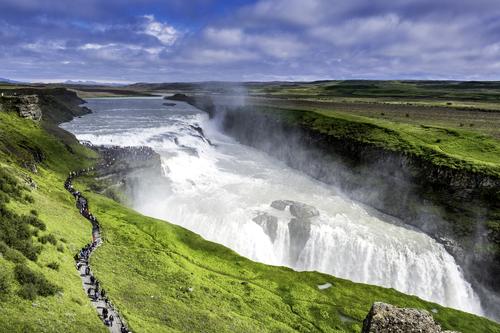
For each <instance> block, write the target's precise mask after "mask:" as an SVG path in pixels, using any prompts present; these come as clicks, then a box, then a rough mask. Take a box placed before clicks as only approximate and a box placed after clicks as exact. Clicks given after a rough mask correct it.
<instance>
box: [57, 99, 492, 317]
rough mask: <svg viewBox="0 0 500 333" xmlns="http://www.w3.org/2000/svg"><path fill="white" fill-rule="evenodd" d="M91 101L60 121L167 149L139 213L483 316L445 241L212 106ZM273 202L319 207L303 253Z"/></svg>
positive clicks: (255, 254)
mask: <svg viewBox="0 0 500 333" xmlns="http://www.w3.org/2000/svg"><path fill="white" fill-rule="evenodd" d="M88 102H89V103H88V105H87V106H88V107H89V108H90V109H92V111H93V113H92V114H90V115H86V116H84V117H82V118H76V119H74V120H73V121H72V122H70V123H66V124H63V125H62V126H61V127H63V128H65V129H66V130H68V131H70V132H72V133H74V134H75V135H76V136H77V138H78V139H80V140H87V141H90V142H92V143H93V144H96V145H119V146H149V147H151V148H153V149H154V150H155V151H156V152H158V153H159V154H160V155H161V161H162V169H163V177H165V183H166V184H165V185H164V186H156V187H154V188H151V189H150V190H144V191H141V193H135V194H134V196H133V208H135V209H136V210H137V211H139V212H141V213H143V214H145V215H149V216H153V217H156V218H160V219H164V220H167V221H169V222H171V223H175V224H178V225H181V226H183V227H185V228H187V229H189V230H192V231H194V232H196V233H198V234H200V235H201V236H203V237H204V238H206V239H209V240H211V241H214V242H217V243H220V244H223V245H225V246H227V247H229V248H231V249H233V250H235V251H236V252H238V253H240V254H241V255H243V256H245V257H248V258H250V259H253V260H256V261H259V262H263V263H266V264H271V265H284V266H289V267H291V268H293V269H295V270H299V271H300V270H317V271H320V272H324V273H328V274H332V275H335V276H338V277H342V278H346V279H349V280H353V281H356V282H363V283H369V284H375V285H380V286H385V287H392V288H395V289H397V290H399V291H402V292H404V293H407V294H414V295H417V296H419V297H421V298H423V299H426V300H429V301H434V302H436V303H439V304H442V305H445V306H450V307H453V308H457V309H461V310H464V311H468V312H472V313H476V314H482V313H483V311H482V308H481V305H480V301H479V298H478V296H477V295H476V293H475V292H474V290H473V289H472V287H471V285H470V284H469V283H468V282H467V281H466V280H465V279H464V276H463V274H462V272H461V270H460V267H459V266H458V265H457V264H456V263H455V260H454V258H453V257H452V256H451V255H450V254H449V253H447V252H446V250H445V249H444V247H443V246H442V245H440V244H438V243H437V242H436V241H434V240H433V239H432V238H430V237H428V236H427V235H425V234H423V233H421V232H418V231H416V230H413V229H411V228H406V227H403V226H400V225H398V223H397V221H396V220H395V219H393V218H390V217H385V216H383V215H382V214H377V213H374V212H373V211H371V210H370V209H369V208H367V207H365V206H363V205H361V204H359V203H357V202H354V201H352V200H349V199H347V198H346V197H345V196H343V195H342V193H339V192H338V190H337V189H335V188H333V187H331V186H327V185H324V184H322V183H320V182H318V181H315V180H314V179H311V178H310V177H307V176H305V175H304V174H302V173H300V172H298V171H295V170H293V169H290V168H288V167H287V166H285V165H284V164H282V163H280V162H279V161H277V160H275V159H273V158H271V157H269V156H267V155H266V154H263V153H261V152H259V151H256V150H255V149H252V148H250V147H247V146H244V145H241V144H239V143H238V142H236V141H234V140H233V139H231V138H229V137H227V136H225V135H223V134H222V133H220V132H219V131H218V130H217V129H216V126H215V125H214V124H212V123H211V121H209V120H208V116H207V115H206V114H205V113H204V112H202V111H199V110H197V109H195V108H194V107H192V106H190V105H187V104H185V103H181V102H176V105H175V106H165V105H163V103H164V102H165V100H162V99H160V98H109V99H89V100H88ZM198 126H199V127H201V128H202V129H203V132H204V134H205V136H206V139H204V138H203V137H202V136H201V135H200V131H199V130H198V129H197V127H198ZM148 181H151V180H148ZM153 181H154V180H153ZM274 200H294V201H298V202H301V203H305V204H309V205H312V206H314V207H316V208H317V209H318V210H319V213H320V214H319V216H317V217H313V218H312V219H310V221H308V222H307V223H310V231H309V232H308V234H306V235H305V236H304V235H303V234H301V235H299V238H300V237H302V238H304V237H305V238H304V239H299V240H300V242H299V243H300V246H298V250H297V244H291V240H292V239H293V240H296V239H297V237H291V235H290V230H291V229H290V228H289V226H288V224H289V222H290V220H291V219H292V217H293V216H292V215H291V214H290V212H289V211H288V210H285V211H280V210H277V209H275V208H272V207H271V206H270V204H271V202H272V201H274ZM264 212H265V213H268V214H269V215H272V216H275V217H276V218H277V228H276V230H275V232H274V233H270V232H269V230H266V228H264V227H262V226H261V225H259V224H258V223H256V222H254V221H253V219H254V218H255V217H256V216H258V215H260V214H262V213H264ZM291 248H294V249H295V250H294V251H291ZM297 251H298V252H297ZM292 252H294V253H293V254H292Z"/></svg>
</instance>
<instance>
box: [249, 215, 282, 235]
mask: <svg viewBox="0 0 500 333" xmlns="http://www.w3.org/2000/svg"><path fill="white" fill-rule="evenodd" d="M252 221H254V222H255V223H257V224H258V225H260V226H261V227H262V229H264V232H265V233H266V234H267V235H268V236H269V238H271V241H272V242H274V241H275V240H276V236H277V232H278V218H277V217H276V216H273V215H271V214H268V213H260V214H259V215H257V216H256V217H254V218H253V219H252Z"/></svg>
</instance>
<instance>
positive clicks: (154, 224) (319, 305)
mask: <svg viewBox="0 0 500 333" xmlns="http://www.w3.org/2000/svg"><path fill="white" fill-rule="evenodd" d="M306 119H307V118H305V119H304V121H306ZM33 152H37V154H34V153H33ZM40 152H41V153H42V156H43V158H42V161H41V162H40V163H37V164H36V166H37V170H38V171H37V173H32V172H30V171H28V170H27V169H26V168H23V167H21V165H23V164H24V165H26V162H29V163H32V162H33V158H34V157H33V156H34V155H37V156H38V155H39V154H38V153H40ZM95 157H96V156H95V155H94V154H93V153H92V152H91V151H89V150H87V149H85V148H83V147H82V146H80V145H78V144H77V143H76V141H74V140H70V139H68V138H67V137H66V138H65V142H63V141H62V140H61V139H60V138H56V137H55V136H52V135H51V134H49V133H48V132H46V130H45V129H44V128H43V127H42V126H40V125H39V124H36V123H34V122H32V121H30V120H23V119H20V118H18V117H17V116H16V115H15V114H14V113H5V112H0V161H1V162H0V169H1V170H2V174H5V175H7V176H5V177H4V178H5V179H6V180H9V179H12V178H14V179H15V181H14V182H12V184H10V183H8V182H7V183H5V182H4V183H5V184H7V185H5V186H2V188H1V191H0V193H2V196H3V197H6V196H8V197H10V198H11V199H10V202H9V203H7V204H5V206H3V207H4V208H2V214H4V215H5V214H10V215H11V216H12V214H19V215H26V216H29V215H33V214H36V215H37V216H38V219H39V220H40V221H42V222H43V223H44V224H45V226H46V230H42V229H41V228H40V227H35V226H34V225H27V226H26V228H25V229H22V230H24V233H22V232H21V233H20V232H16V228H20V227H19V225H18V224H16V223H14V222H12V221H15V220H16V219H10V218H9V219H2V225H1V226H2V228H3V229H2V230H3V231H4V236H5V235H7V236H11V237H10V239H12V240H19V241H20V243H15V244H14V242H13V243H12V244H11V245H9V244H5V245H4V246H1V247H0V249H1V251H2V256H1V257H0V263H1V267H2V274H0V293H1V295H0V306H1V309H2V311H1V312H0V327H2V329H4V330H6V331H8V332H34V331H37V332H38V331H40V332H60V331H65V332H104V331H105V330H104V327H103V326H102V324H101V323H100V320H99V319H98V317H97V315H96V313H95V311H94V310H93V309H92V307H91V305H90V303H89V302H87V300H86V296H85V294H84V291H83V289H82V287H81V281H80V278H79V277H78V276H77V271H76V269H75V268H74V261H73V258H72V257H73V255H74V254H75V253H76V251H77V250H78V249H79V248H81V247H82V246H83V245H84V244H85V243H87V242H88V241H89V240H90V229H91V226H90V224H89V223H88V222H87V221H86V220H84V219H83V218H82V217H81V216H79V214H78V211H77V210H76V209H75V208H74V203H73V200H72V197H71V196H70V195H69V194H68V193H67V192H66V191H64V188H63V182H64V179H65V177H66V174H67V172H69V171H70V170H74V169H79V168H82V167H85V166H87V165H90V164H92V163H95V162H96V159H95ZM478 158H479V157H478ZM29 163H28V164H29ZM27 177H31V178H32V179H33V180H34V181H35V182H36V184H37V188H36V189H32V190H29V189H28V186H27V185H25V184H26V179H27ZM14 183H16V184H14ZM92 183H94V180H93V179H91V178H88V179H82V180H81V182H80V183H76V184H75V185H76V187H77V188H80V189H82V190H84V191H85V192H86V193H87V194H88V197H89V199H90V206H91V209H92V211H93V212H94V213H95V214H96V215H97V216H98V218H99V220H100V221H101V225H102V229H103V235H104V237H105V240H106V242H105V244H104V245H103V246H101V247H99V248H98V249H97V250H96V252H95V255H94V257H93V258H92V261H91V264H92V265H93V267H94V271H95V274H96V276H97V277H98V279H99V280H100V281H101V282H102V286H103V287H104V288H105V289H106V290H107V291H108V293H109V296H110V298H111V300H112V301H113V302H114V303H115V304H116V305H117V307H118V309H119V311H120V312H121V313H122V314H123V315H124V317H125V319H126V320H127V322H128V323H129V325H130V328H131V329H132V330H133V331H134V332H249V331H263V332H292V331H299V332H359V331H360V329H361V323H362V320H363V319H364V317H365V316H366V314H367V312H368V310H369V309H370V306H371V304H372V302H374V301H384V302H388V303H391V304H394V305H398V306H408V307H415V308H421V309H427V310H431V309H436V310H437V313H436V314H435V318H436V320H437V321H438V322H439V323H440V324H442V326H443V327H444V328H446V329H453V330H458V331H461V332H463V333H466V332H500V325H498V324H496V323H493V322H492V321H489V320H487V319H484V318H480V317H477V316H474V315H470V314H466V313H463V312H460V311H457V310H452V309H448V308H444V307H441V306H438V305H436V304H432V303H428V302H425V301H422V300H420V299H418V298H417V297H414V296H407V295H404V294H402V293H399V292H397V291H395V290H392V289H385V288H380V287H375V286H369V285H364V284H357V283H353V282H349V281H346V280H342V279H337V278H335V277H332V276H328V275H325V274H320V273H316V272H310V273H305V272H304V273H299V272H294V271H292V270H290V269H287V268H283V267H272V266H266V265H263V264H259V263H255V262H252V261H249V260H247V259H244V258H242V257H241V256H239V255H237V254H236V253H234V252H232V251H230V250H228V249H227V248H225V247H223V246H220V245H217V244H214V243H211V242H208V241H205V240H203V239H202V238H201V237H199V236H197V235H196V234H194V233H192V232H189V231H187V230H186V229H183V228H181V227H178V226H175V225H172V224H169V223H167V222H164V221H159V220H155V219H152V218H148V217H145V216H142V215H140V214H138V213H136V212H134V211H132V210H130V209H128V208H125V207H124V206H122V205H120V204H119V203H116V202H114V201H112V200H111V199H108V198H106V197H103V196H101V195H98V194H90V193H89V192H90V190H89V188H90V187H91V185H92ZM9 184H10V185H9ZM30 197H31V199H30ZM32 210H35V211H36V213H34V212H31V211H32ZM5 216H7V215H5ZM24 220H26V221H31V220H30V219H26V218H24V219H23V221H24ZM17 221H21V219H17ZM22 230H21V231H22ZM26 230H27V231H26ZM5 231H8V234H7V233H5ZM49 235H52V236H49ZM47 239H49V241H48V242H47V241H46V240H47ZM44 241H45V243H44ZM4 243H5V242H4ZM19 244H22V246H25V248H23V247H22V246H21V245H19ZM14 248H17V249H18V250H14ZM27 248H38V249H39V254H38V255H37V257H36V258H34V259H33V260H30V259H27V258H25V255H23V254H22V253H24V252H27V251H26V249H27ZM23 251H24V252H23ZM48 265H49V266H50V267H48ZM17 266H23V269H25V270H26V269H29V270H30V271H31V272H32V275H33V276H34V277H32V278H31V280H30V281H26V278H20V276H19V274H16V273H15V272H17V271H19V268H16V267H17ZM51 267H52V268H51ZM55 267H57V269H56V268H55ZM325 282H330V283H332V284H333V287H332V288H330V289H327V290H323V291H320V290H319V289H318V288H317V285H318V284H322V283H325ZM43 286H50V288H48V287H44V288H42V287H43ZM33 288H34V289H33ZM26 291H30V292H31V293H27V292H26ZM43 294H48V295H46V296H43Z"/></svg>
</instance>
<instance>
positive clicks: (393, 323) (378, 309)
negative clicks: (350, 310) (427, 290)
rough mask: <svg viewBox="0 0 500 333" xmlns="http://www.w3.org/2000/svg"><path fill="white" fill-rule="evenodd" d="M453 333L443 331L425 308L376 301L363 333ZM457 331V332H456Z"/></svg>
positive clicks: (364, 325) (364, 324) (366, 320)
mask: <svg viewBox="0 0 500 333" xmlns="http://www.w3.org/2000/svg"><path fill="white" fill-rule="evenodd" d="M389 332H390V333H453V332H450V331H442V330H441V326H439V324H437V323H436V322H435V321H434V318H433V317H432V315H431V314H430V313H429V312H427V311H425V310H417V309H408V308H398V307H395V306H393V305H390V304H385V303H379V302H377V303H374V304H373V305H372V308H371V310H370V312H369V313H368V315H367V316H366V318H365V320H364V321H363V330H362V331H361V333H389ZM455 333H456V332H455Z"/></svg>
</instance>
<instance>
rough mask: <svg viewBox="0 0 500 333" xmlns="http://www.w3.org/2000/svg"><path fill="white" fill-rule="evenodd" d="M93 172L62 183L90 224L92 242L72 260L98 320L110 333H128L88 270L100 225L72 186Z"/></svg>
mask: <svg viewBox="0 0 500 333" xmlns="http://www.w3.org/2000/svg"><path fill="white" fill-rule="evenodd" d="M94 170H95V169H94V168H92V167H91V168H87V169H82V170H79V171H73V172H70V173H69V175H68V178H67V179H66V181H65V182H64V188H65V189H66V190H67V191H68V192H70V193H71V194H72V195H73V197H74V198H75V200H76V207H77V208H78V209H79V210H80V214H81V215H82V216H83V217H85V218H86V219H87V220H89V221H90V222H91V223H92V242H91V243H89V244H87V245H85V246H84V247H83V248H82V249H81V250H80V251H79V252H78V253H77V254H75V257H74V259H75V263H76V268H77V270H78V271H79V272H80V274H81V276H82V279H83V280H84V288H85V289H86V292H87V295H88V297H89V298H90V299H91V301H92V302H94V303H96V307H97V309H98V310H99V309H101V314H100V318H101V319H102V321H103V323H104V324H105V325H106V326H108V327H109V328H110V331H112V332H120V333H128V332H130V331H129V330H128V328H127V326H126V325H125V323H124V322H123V320H122V319H121V318H120V317H119V315H118V312H117V311H116V310H115V309H114V307H113V305H112V304H111V302H110V300H109V299H108V297H107V293H106V291H105V290H104V288H102V287H101V285H100V282H99V280H98V279H97V278H95V277H94V275H93V274H92V270H91V269H90V266H89V258H90V255H91V254H92V252H93V251H94V250H95V249H96V248H97V247H98V246H99V245H100V244H101V243H102V239H101V237H100V225H99V221H98V220H97V218H96V217H95V216H94V215H92V213H91V212H90V211H89V205H88V200H87V199H86V198H85V197H84V196H83V195H82V194H81V193H80V192H79V191H77V190H76V189H75V188H73V185H72V180H73V178H75V177H78V176H81V175H83V174H85V173H88V172H91V171H94ZM99 305H101V306H99ZM118 329H119V331H118Z"/></svg>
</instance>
